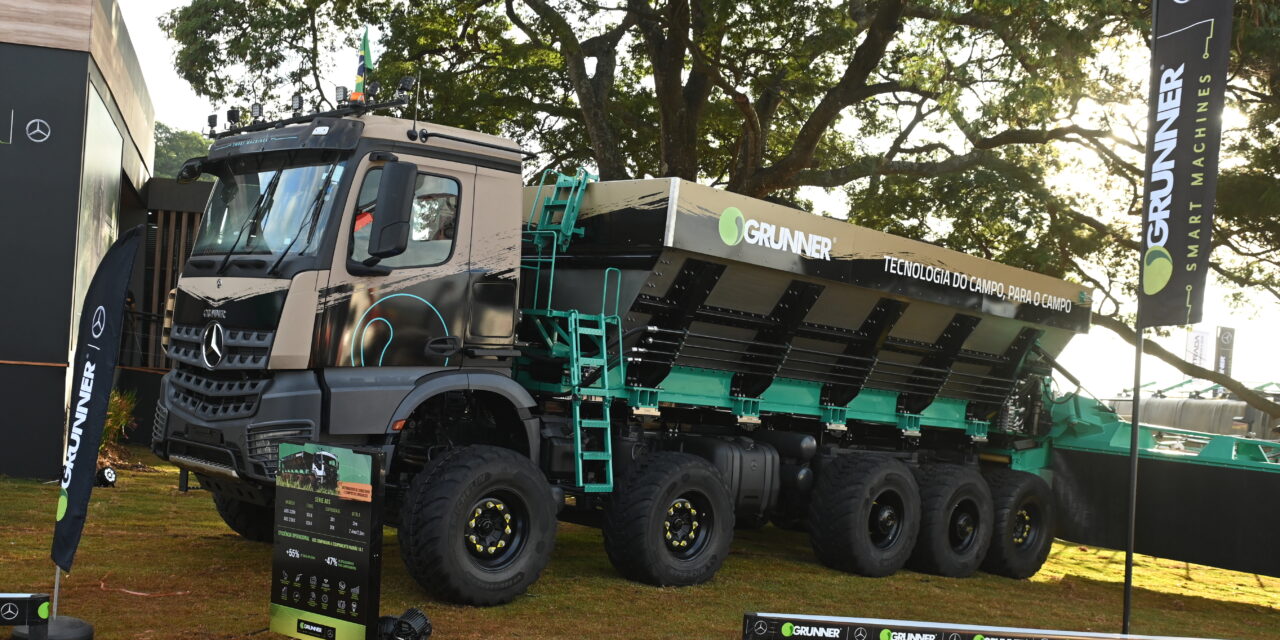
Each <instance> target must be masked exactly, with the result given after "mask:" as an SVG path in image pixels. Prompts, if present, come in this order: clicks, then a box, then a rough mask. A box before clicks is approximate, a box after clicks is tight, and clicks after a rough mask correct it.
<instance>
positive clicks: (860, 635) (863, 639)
mask: <svg viewBox="0 0 1280 640" xmlns="http://www.w3.org/2000/svg"><path fill="white" fill-rule="evenodd" d="M853 637H854V638H855V639H856V640H867V628H866V627H858V628H857V629H854V630H853Z"/></svg>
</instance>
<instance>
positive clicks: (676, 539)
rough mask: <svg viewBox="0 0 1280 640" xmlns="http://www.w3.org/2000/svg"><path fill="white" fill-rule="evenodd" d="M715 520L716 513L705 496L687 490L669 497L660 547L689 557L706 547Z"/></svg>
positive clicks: (673, 553)
mask: <svg viewBox="0 0 1280 640" xmlns="http://www.w3.org/2000/svg"><path fill="white" fill-rule="evenodd" d="M714 524H715V515H714V514H713V513H712V512H711V505H710V501H708V500H707V498H706V496H704V495H702V494H700V493H686V494H684V495H682V496H680V497H678V498H676V499H674V500H672V501H671V503H670V504H669V505H667V509H666V511H665V512H664V513H663V516H662V532H661V535H662V545H663V548H665V549H666V550H667V552H668V553H670V554H671V555H673V556H675V557H676V558H679V559H681V560H687V559H689V558H692V557H694V556H696V555H698V554H699V553H701V552H702V550H703V549H704V548H706V546H707V544H708V543H707V540H710V539H711V533H712V531H713V528H714Z"/></svg>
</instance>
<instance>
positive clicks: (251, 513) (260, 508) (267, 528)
mask: <svg viewBox="0 0 1280 640" xmlns="http://www.w3.org/2000/svg"><path fill="white" fill-rule="evenodd" d="M209 493H211V494H213V506H214V508H215V509H217V510H218V515H219V516H221V517H222V521H223V522H225V523H227V526H228V527H231V530H232V531H235V532H236V533H238V534H240V535H241V536H242V537H244V538H246V539H248V540H253V541H254V542H271V541H272V539H274V537H275V522H274V521H275V514H274V512H273V510H272V508H271V507H270V506H264V505H260V504H254V503H252V502H246V501H244V500H241V499H239V498H233V497H231V496H229V495H225V494H222V493H218V492H217V491H210V492H209Z"/></svg>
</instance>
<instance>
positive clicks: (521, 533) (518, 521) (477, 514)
mask: <svg viewBox="0 0 1280 640" xmlns="http://www.w3.org/2000/svg"><path fill="white" fill-rule="evenodd" d="M467 518H468V520H467V522H465V523H463V526H462V544H463V546H464V547H466V549H467V552H468V553H469V554H470V555H471V559H472V560H473V561H475V563H476V564H477V565H479V566H480V567H481V568H483V569H486V570H490V571H497V570H500V569H503V568H506V566H507V565H509V564H511V563H512V562H513V561H515V559H516V557H517V556H519V555H520V551H521V550H522V549H523V548H524V543H525V539H526V538H527V537H528V529H529V516H528V511H527V510H526V508H525V506H524V503H523V502H522V501H521V500H520V499H519V498H518V497H516V496H515V495H513V494H510V493H507V492H494V493H492V494H490V495H487V496H485V497H483V498H481V499H479V500H477V501H476V502H475V504H473V505H472V506H471V511H470V512H469V513H468V514H467Z"/></svg>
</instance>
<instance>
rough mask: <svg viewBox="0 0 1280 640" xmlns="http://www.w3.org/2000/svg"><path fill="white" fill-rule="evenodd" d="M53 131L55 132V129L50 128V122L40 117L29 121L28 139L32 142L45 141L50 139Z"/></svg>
mask: <svg viewBox="0 0 1280 640" xmlns="http://www.w3.org/2000/svg"><path fill="white" fill-rule="evenodd" d="M51 133H53V130H52V129H51V128H49V123H48V122H45V121H44V120H41V119H40V118H36V119H35V120H32V121H31V122H28V123H27V139H28V140H31V141H32V142H36V143H40V142H44V141H45V140H48V139H49V134H51Z"/></svg>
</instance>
